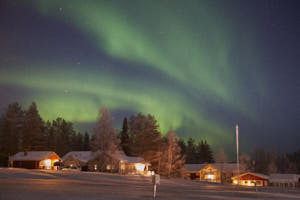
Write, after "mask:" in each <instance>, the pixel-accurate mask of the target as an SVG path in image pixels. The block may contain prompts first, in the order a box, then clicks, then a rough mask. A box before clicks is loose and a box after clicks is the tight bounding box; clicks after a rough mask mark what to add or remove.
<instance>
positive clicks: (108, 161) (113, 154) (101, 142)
mask: <svg viewBox="0 0 300 200" xmlns="http://www.w3.org/2000/svg"><path fill="white" fill-rule="evenodd" d="M119 143H120V142H119V139H118V138H117V134H116V129H115V128H114V127H113V118H112V117H111V116H110V113H109V110H108V109H107V108H105V107H104V108H103V109H100V111H99V118H98V121H97V123H96V126H95V128H94V134H93V140H92V141H91V149H92V151H94V152H96V151H99V152H100V157H101V158H99V159H98V160H99V163H98V165H99V168H100V169H101V170H106V168H107V166H108V165H110V169H111V170H113V166H116V165H117V162H118V161H119V151H118V150H119Z"/></svg>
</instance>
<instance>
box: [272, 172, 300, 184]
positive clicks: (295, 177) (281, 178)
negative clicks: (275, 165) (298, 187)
mask: <svg viewBox="0 0 300 200" xmlns="http://www.w3.org/2000/svg"><path fill="white" fill-rule="evenodd" d="M299 178H300V174H271V175H270V182H271V183H274V182H280V183H288V182H298V181H299Z"/></svg>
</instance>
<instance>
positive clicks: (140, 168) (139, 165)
mask: <svg viewBox="0 0 300 200" xmlns="http://www.w3.org/2000/svg"><path fill="white" fill-rule="evenodd" d="M135 168H136V170H137V171H144V169H145V164H141V163H137V164H135Z"/></svg>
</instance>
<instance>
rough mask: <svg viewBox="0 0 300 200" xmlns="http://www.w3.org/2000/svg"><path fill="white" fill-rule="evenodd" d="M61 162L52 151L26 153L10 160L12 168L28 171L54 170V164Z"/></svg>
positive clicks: (21, 153) (20, 153)
mask: <svg viewBox="0 0 300 200" xmlns="http://www.w3.org/2000/svg"><path fill="white" fill-rule="evenodd" d="M61 160H62V159H61V158H60V157H59V156H58V155H57V154H56V153H55V152H52V151H28V152H27V151H24V152H19V153H17V154H15V155H13V156H11V157H10V158H9V161H10V163H11V166H12V167H18V168H27V169H54V163H55V162H57V161H61Z"/></svg>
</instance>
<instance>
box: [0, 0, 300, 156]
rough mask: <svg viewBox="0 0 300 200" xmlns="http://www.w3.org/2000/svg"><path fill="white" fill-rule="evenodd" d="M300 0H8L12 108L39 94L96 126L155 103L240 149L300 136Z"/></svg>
mask: <svg viewBox="0 0 300 200" xmlns="http://www.w3.org/2000/svg"><path fill="white" fill-rule="evenodd" d="M299 60H300V1H297V0H295V1H289V0H286V1H283V0H282V1H277V0H274V1H263V0H257V1H254V0H251V1H250V0H249V1H229V0H224V1H221V0H219V1H215V0H207V1H201V0H189V1H183V0H181V1H174V0H159V1H150V0H143V1H140V0H136V1H129V0H128V1H125V0H120V1H114V0H109V1H79V0H78V1H77V0H72V1H62V0H54V1H53V0H51V1H42V0H37V1H13V0H11V1H7V0H1V1H0V96H1V99H0V113H3V112H4V111H5V109H6V108H7V105H8V104H9V103H12V102H14V101H17V102H19V103H21V104H22V105H23V106H24V108H27V107H28V105H29V104H30V103H31V102H32V101H35V102H36V103H37V105H38V109H39V111H40V115H41V116H42V118H43V119H44V120H53V119H56V118H57V117H63V118H65V119H66V120H70V121H72V122H73V123H74V126H75V128H76V129H77V130H80V131H85V130H88V131H89V132H90V133H91V130H92V127H93V124H94V122H95V120H96V117H97V115H98V111H99V108H100V107H103V106H106V107H107V108H108V109H109V110H110V111H111V114H112V115H113V117H114V118H115V126H116V127H118V128H119V127H120V126H121V121H122V119H123V117H125V116H130V115H132V114H135V113H137V112H142V113H145V114H147V113H150V114H152V115H154V116H155V118H156V119H157V121H158V123H159V125H160V129H161V131H162V133H163V134H165V133H166V132H167V131H168V130H169V129H170V128H173V129H174V130H175V133H176V134H177V135H179V136H180V137H184V138H188V137H190V136H192V137H194V138H195V139H207V141H208V143H209V144H211V145H212V147H213V148H214V149H215V150H216V151H217V149H218V148H219V147H221V146H223V147H224V148H225V151H226V152H227V153H229V154H232V152H234V140H235V135H234V134H235V124H236V123H238V124H239V126H240V146H241V151H246V152H249V153H251V152H252V149H253V148H256V147H266V148H268V149H272V148H275V149H277V150H279V151H286V152H291V151H296V150H297V149H299V148H300V133H299V122H300V117H299V113H300V98H299V94H300V83H299V77H300V74H299V70H298V68H299V66H300V61H299Z"/></svg>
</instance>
